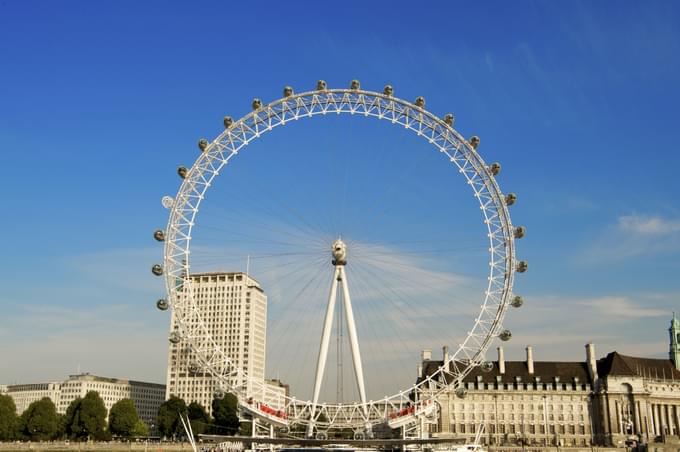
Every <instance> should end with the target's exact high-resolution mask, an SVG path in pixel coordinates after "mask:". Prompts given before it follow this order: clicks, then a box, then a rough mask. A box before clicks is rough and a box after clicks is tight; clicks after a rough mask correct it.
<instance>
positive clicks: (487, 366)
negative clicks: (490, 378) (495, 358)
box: [479, 361, 493, 373]
mask: <svg viewBox="0 0 680 452" xmlns="http://www.w3.org/2000/svg"><path fill="white" fill-rule="evenodd" d="M479 367H480V368H481V369H482V372H485V373H489V372H491V371H492V370H493V363H492V362H491V361H483V362H482V364H480V365H479Z"/></svg>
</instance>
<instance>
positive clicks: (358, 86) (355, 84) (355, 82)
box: [349, 79, 361, 90]
mask: <svg viewBox="0 0 680 452" xmlns="http://www.w3.org/2000/svg"><path fill="white" fill-rule="evenodd" d="M349 89H353V90H358V89H361V83H359V80H356V79H355V80H352V82H351V83H350V84H349Z"/></svg>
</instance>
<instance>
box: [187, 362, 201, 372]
mask: <svg viewBox="0 0 680 452" xmlns="http://www.w3.org/2000/svg"><path fill="white" fill-rule="evenodd" d="M188 367H189V372H190V373H192V374H195V373H197V372H198V371H199V370H200V366H199V365H198V363H196V362H195V361H192V362H190V363H189V366H188Z"/></svg>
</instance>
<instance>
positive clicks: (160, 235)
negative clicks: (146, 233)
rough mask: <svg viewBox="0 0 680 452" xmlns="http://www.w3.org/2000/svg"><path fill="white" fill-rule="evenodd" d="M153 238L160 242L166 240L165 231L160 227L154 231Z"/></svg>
mask: <svg viewBox="0 0 680 452" xmlns="http://www.w3.org/2000/svg"><path fill="white" fill-rule="evenodd" d="M153 238H154V239H156V240H158V241H159V242H163V241H164V240H165V232H163V231H161V230H160V229H156V230H155V231H153Z"/></svg>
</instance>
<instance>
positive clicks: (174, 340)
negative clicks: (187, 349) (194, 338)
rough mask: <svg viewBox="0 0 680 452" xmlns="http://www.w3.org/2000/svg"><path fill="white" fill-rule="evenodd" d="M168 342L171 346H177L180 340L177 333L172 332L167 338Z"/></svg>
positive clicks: (180, 337)
mask: <svg viewBox="0 0 680 452" xmlns="http://www.w3.org/2000/svg"><path fill="white" fill-rule="evenodd" d="M168 340H169V341H170V343H171V344H179V342H180V341H181V340H182V336H181V335H180V334H179V332H177V331H173V332H172V333H170V336H168Z"/></svg>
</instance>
